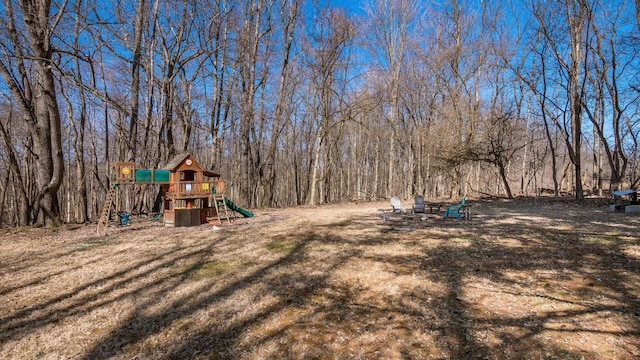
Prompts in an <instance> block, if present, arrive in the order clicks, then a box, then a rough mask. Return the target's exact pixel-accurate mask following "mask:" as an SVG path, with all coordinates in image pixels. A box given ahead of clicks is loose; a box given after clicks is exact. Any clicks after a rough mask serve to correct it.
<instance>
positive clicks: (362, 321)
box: [0, 203, 640, 359]
mask: <svg viewBox="0 0 640 360" xmlns="http://www.w3.org/2000/svg"><path fill="white" fill-rule="evenodd" d="M474 206H475V205H474ZM477 209H478V210H477V211H478V214H477V215H478V216H477V217H475V218H474V219H473V220H472V221H470V222H463V221H455V220H454V221H440V220H437V221H432V223H431V226H428V227H425V228H420V229H417V230H415V231H409V232H394V231H390V230H389V226H387V225H384V224H383V223H382V220H381V219H380V218H377V217H375V215H372V214H369V215H349V216H348V217H345V218H342V219H340V220H338V221H335V222H333V223H329V224H326V225H313V224H311V225H309V226H297V227H295V228H293V229H285V230H282V231H280V232H278V234H276V235H273V236H266V235H265V234H269V231H270V230H269V229H259V228H258V227H252V226H246V227H244V229H246V231H244V230H243V231H238V230H230V231H228V232H226V233H225V232H223V233H221V235H220V236H218V237H217V238H216V239H215V240H207V241H201V242H196V243H195V244H192V245H179V244H176V246H175V247H173V248H171V249H166V250H165V251H162V252H156V253H154V254H153V255H149V256H148V257H145V258H141V259H138V260H137V261H134V262H131V263H129V264H128V265H127V266H124V267H122V268H118V269H117V270H116V271H115V272H113V273H110V274H109V275H108V276H103V277H100V278H99V279H96V280H92V281H87V282H84V283H80V284H77V285H76V286H74V287H73V288H69V289H68V290H67V291H63V292H62V293H60V294H56V295H55V296H52V297H50V298H48V299H46V300H43V301H41V302H38V303H35V304H33V305H32V306H30V307H27V308H25V309H21V310H20V311H16V312H13V313H11V314H6V315H3V316H2V317H1V318H0V324H1V325H0V333H2V334H3V335H2V336H0V344H2V343H6V342H8V341H11V340H16V339H19V338H21V337H24V336H26V334H28V333H30V332H35V331H38V330H39V329H43V328H46V327H47V326H50V325H52V324H55V323H56V322H58V321H61V319H65V318H70V317H77V316H83V315H86V314H89V313H91V312H92V311H94V310H95V309H98V308H104V307H108V306H114V305H115V306H117V305H119V304H120V303H121V302H123V301H125V300H127V301H131V302H133V304H134V306H133V307H132V308H130V309H128V310H127V312H126V314H124V315H125V316H122V317H121V318H120V319H119V320H118V321H117V323H116V324H115V326H114V327H113V328H112V329H111V330H110V331H109V332H108V334H106V335H103V336H100V337H99V338H96V339H95V341H94V342H93V344H92V345H91V346H90V347H88V348H85V349H84V350H83V351H82V352H81V353H80V354H78V356H77V357H78V358H81V359H105V358H124V357H127V358H132V357H142V358H229V359H231V358H256V359H257V358H259V359H264V358H279V359H280V358H347V357H355V358H367V359H368V358H380V359H382V358H414V359H421V358H437V359H445V358H452V359H476V358H478V359H484V358H491V359H503V358H504V359H508V358H530V359H533V358H535V359H537V358H562V359H572V358H575V359H580V358H593V359H597V358H620V359H626V358H628V359H631V358H634V357H635V356H637V355H638V352H637V348H638V346H639V345H640V342H639V341H638V339H639V338H640V331H638V319H637V317H636V314H637V312H638V298H639V294H638V283H639V282H638V280H639V278H640V263H639V260H638V257H634V256H631V255H629V252H628V246H629V245H634V246H637V245H638V240H637V238H632V237H630V235H631V234H633V231H634V230H633V227H630V228H626V227H625V226H624V225H625V222H621V223H619V222H615V221H609V220H615V219H609V218H606V217H604V218H585V219H580V216H579V215H572V214H570V215H567V216H564V217H563V216H560V215H559V213H562V211H559V212H558V211H555V212H552V211H551V210H550V209H544V208H543V209H539V210H538V211H536V212H535V213H532V212H516V211H513V209H511V208H510V207H509V204H501V203H496V204H491V205H490V206H486V207H483V206H482V205H479V206H478V207H477ZM565 210H566V209H565ZM565 213H566V211H565ZM603 216H607V215H606V214H603ZM282 221H285V220H282ZM634 221H637V220H634ZM243 232H244V233H245V234H243ZM243 236H244V237H243ZM243 249H244V251H246V252H247V253H246V254H244V253H243V254H244V255H242V257H241V256H239V255H237V254H238V253H240V252H241V251H243ZM221 252H224V254H221ZM258 253H259V254H262V255H260V256H257V255H256V254H258ZM221 255H222V259H224V258H228V259H229V264H227V263H224V262H215V261H213V260H212V256H213V257H214V258H215V259H219V258H218V257H219V256H221ZM65 256H72V254H71V253H70V254H67V255H65ZM240 258H241V259H242V261H239V262H238V264H239V265H234V264H235V263H234V261H235V260H234V259H240ZM52 259H54V257H52V258H51V259H50V260H52ZM96 261H97V260H96ZM216 261H217V260H216ZM86 264H89V262H88V261H85V262H81V263H80V264H73V265H72V268H74V269H75V268H77V267H78V266H81V265H86ZM226 265H229V266H228V267H225V266H226ZM206 271H209V272H206ZM146 278H153V279H152V280H150V281H144V282H142V281H141V280H142V279H146ZM42 280H44V278H37V279H35V280H33V281H34V282H39V281H42ZM31 284H32V282H26V283H25V284H24V286H25V287H29V286H32V285H31ZM96 287H99V290H96V291H89V289H93V288H96ZM14 288H15V287H13V288H10V289H8V290H6V291H5V293H6V292H13V291H16V289H14ZM123 289H124V290H123ZM0 296H2V294H0ZM70 297H75V298H74V300H73V301H72V302H66V301H65V300H66V299H68V298H70ZM134 300H135V301H134ZM605 323H606V324H605ZM581 338H584V339H586V341H587V342H586V343H584V344H580V343H579V341H580V339H581ZM602 340H603V343H602V344H600V345H599V347H596V348H595V349H594V348H593V347H592V345H594V344H593V342H595V341H602ZM610 340H611V341H614V340H615V341H617V343H615V344H614V343H611V342H607V341H610ZM577 345H582V347H578V346H577ZM595 345H597V344H595ZM612 345H615V348H614V349H613V350H611V351H612V352H611V353H607V352H606V348H607V347H611V346H612ZM607 354H608V355H607Z"/></svg>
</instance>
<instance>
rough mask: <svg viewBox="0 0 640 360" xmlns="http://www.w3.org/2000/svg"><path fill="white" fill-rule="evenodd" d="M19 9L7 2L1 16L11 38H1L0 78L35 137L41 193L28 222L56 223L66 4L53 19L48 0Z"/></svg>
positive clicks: (61, 168) (60, 176)
mask: <svg viewBox="0 0 640 360" xmlns="http://www.w3.org/2000/svg"><path fill="white" fill-rule="evenodd" d="M19 5H20V10H21V14H20V15H21V16H17V14H16V13H15V9H14V7H13V3H12V1H11V0H6V1H5V6H4V16H3V17H4V19H5V20H6V32H7V36H8V37H7V38H5V39H4V40H3V43H4V44H6V47H3V49H7V50H9V52H10V53H7V52H4V53H3V54H2V59H0V74H1V75H2V78H3V80H4V82H5V84H6V85H7V87H8V88H9V91H10V93H11V95H12V97H13V99H14V101H15V103H16V105H17V106H18V109H19V110H20V114H21V116H22V120H23V122H24V123H25V124H26V125H27V126H28V127H29V131H30V133H31V134H32V136H33V138H34V147H33V152H34V153H35V154H36V161H37V162H38V167H37V172H38V188H39V191H38V195H37V205H36V209H35V214H34V215H35V218H33V219H27V222H28V223H32V222H37V223H38V224H41V225H45V224H52V225H58V224H60V222H61V219H60V208H59V203H58V189H59V188H60V185H61V184H62V179H63V175H64V159H63V148H62V134H61V120H60V111H59V109H58V103H57V99H56V94H57V90H56V86H55V81H54V75H53V69H54V64H53V62H52V56H53V54H54V48H53V46H52V43H51V38H52V36H53V33H54V30H55V28H56V26H57V24H58V22H59V20H60V17H61V16H62V15H63V14H64V13H65V12H64V7H65V6H66V4H65V3H63V4H61V5H60V7H59V8H58V9H57V13H56V14H55V16H53V15H52V14H51V11H52V2H51V1H50V0H35V1H27V0H22V1H20V2H19ZM16 18H21V19H22V20H23V24H22V25H23V26H24V28H23V29H24V30H25V32H26V35H27V38H24V37H22V36H21V34H20V32H21V31H20V30H19V29H18V28H17V25H16V23H15V19H16ZM32 59H34V60H32Z"/></svg>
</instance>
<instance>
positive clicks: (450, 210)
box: [444, 198, 467, 218]
mask: <svg viewBox="0 0 640 360" xmlns="http://www.w3.org/2000/svg"><path fill="white" fill-rule="evenodd" d="M466 203H467V198H463V199H462V201H461V202H460V204H457V205H451V206H448V207H447V210H446V211H445V212H444V217H445V218H447V217H448V216H449V215H453V216H455V217H457V218H461V217H462V216H463V214H464V213H463V210H464V208H465V205H466Z"/></svg>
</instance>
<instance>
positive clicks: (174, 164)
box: [163, 153, 220, 177]
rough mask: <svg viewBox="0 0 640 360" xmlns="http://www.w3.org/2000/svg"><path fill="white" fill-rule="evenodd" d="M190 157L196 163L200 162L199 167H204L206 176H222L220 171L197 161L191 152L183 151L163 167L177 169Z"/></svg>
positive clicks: (170, 169) (203, 170) (171, 169)
mask: <svg viewBox="0 0 640 360" xmlns="http://www.w3.org/2000/svg"><path fill="white" fill-rule="evenodd" d="M188 157H190V158H191V159H192V160H193V161H194V162H195V163H196V164H198V167H199V168H200V169H202V172H203V174H204V175H205V176H210V177H220V174H218V173H215V172H213V171H210V170H205V169H204V168H203V167H202V165H201V164H200V163H199V162H198V161H196V159H195V158H194V157H193V156H192V155H191V154H189V153H183V154H178V155H176V156H174V157H173V159H171V160H169V162H168V163H167V164H166V165H165V166H164V167H163V169H164V170H169V171H175V170H176V169H177V168H178V167H179V166H180V164H182V162H183V161H185V160H186V159H187V158H188Z"/></svg>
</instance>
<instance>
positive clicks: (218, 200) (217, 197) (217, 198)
mask: <svg viewBox="0 0 640 360" xmlns="http://www.w3.org/2000/svg"><path fill="white" fill-rule="evenodd" d="M213 206H214V207H215V209H216V215H217V216H218V222H219V223H220V224H222V216H221V212H224V217H225V218H226V219H227V221H228V222H229V224H231V216H229V209H228V208H227V203H226V201H224V195H222V194H213Z"/></svg>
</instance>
